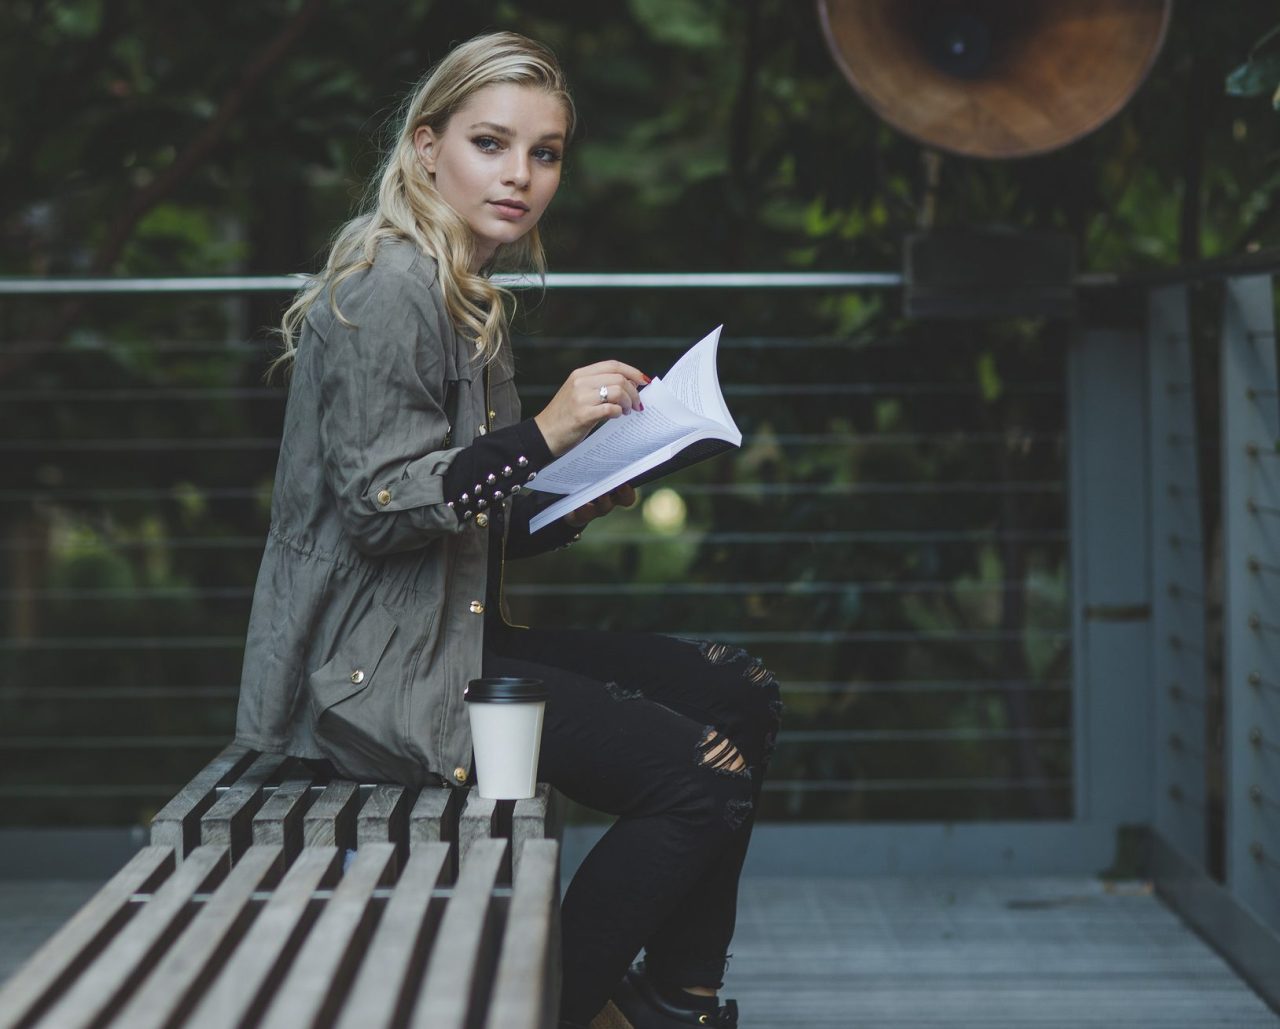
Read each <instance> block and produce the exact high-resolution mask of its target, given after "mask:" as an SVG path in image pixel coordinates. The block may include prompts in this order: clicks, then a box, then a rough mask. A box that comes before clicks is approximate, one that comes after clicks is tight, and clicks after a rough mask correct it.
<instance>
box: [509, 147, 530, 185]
mask: <svg viewBox="0 0 1280 1029" xmlns="http://www.w3.org/2000/svg"><path fill="white" fill-rule="evenodd" d="M503 181H504V182H508V183H510V184H511V185H513V186H516V187H519V188H523V187H525V186H527V185H528V184H529V157H528V155H527V154H517V153H513V154H512V155H511V159H510V160H509V161H508V162H507V167H506V175H505V176H504V177H503Z"/></svg>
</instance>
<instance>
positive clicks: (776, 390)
mask: <svg viewBox="0 0 1280 1029" xmlns="http://www.w3.org/2000/svg"><path fill="white" fill-rule="evenodd" d="M559 389H560V384H559V383H556V384H554V385H551V384H541V383H539V384H536V385H529V386H525V387H522V388H521V390H520V392H521V394H522V395H523V396H525V397H527V398H530V399H533V398H538V399H542V398H546V397H551V396H553V395H554V394H555V393H556V392H557V391H558V390H559ZM1001 389H1002V391H1003V392H1004V393H1005V394H1006V395H1025V394H1057V393H1062V392H1063V389H1062V386H1061V385H1060V384H1059V383H1056V382H1032V381H1028V382H1006V383H1004V384H1003V386H1002V387H1001ZM723 392H724V395H725V396H726V397H817V396H839V397H882V396H887V397H896V396H909V397H910V396H957V397H981V396H983V395H984V394H983V387H982V386H981V385H979V384H977V383H956V382H790V383H778V384H775V385H753V386H738V385H726V386H724V387H723Z"/></svg>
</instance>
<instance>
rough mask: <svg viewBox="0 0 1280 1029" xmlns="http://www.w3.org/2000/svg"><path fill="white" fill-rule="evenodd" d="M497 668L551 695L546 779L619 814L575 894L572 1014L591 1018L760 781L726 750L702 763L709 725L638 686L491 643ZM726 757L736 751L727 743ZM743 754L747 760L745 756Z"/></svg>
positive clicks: (566, 978) (567, 1004) (567, 999)
mask: <svg viewBox="0 0 1280 1029" xmlns="http://www.w3.org/2000/svg"><path fill="white" fill-rule="evenodd" d="M484 673H485V674H486V675H521V676H525V675H527V676H534V677H537V678H541V679H543V680H545V681H546V683H547V685H548V687H549V693H550V697H549V699H548V701H547V705H546V712H545V715H544V719H543V730H542V749H541V753H540V756H539V763H538V778H539V780H541V781H544V782H549V783H551V784H552V785H553V786H554V787H555V788H556V789H558V790H560V791H561V792H562V793H564V794H565V795H566V796H568V797H569V798H571V799H572V800H575V801H577V802H579V803H581V804H585V805H587V806H588V807H592V808H595V809H596V810H599V811H606V812H609V813H611V814H615V815H618V816H619V817H618V820H617V821H616V822H615V823H614V825H613V826H612V827H611V828H610V829H609V831H608V832H607V833H606V834H605V835H604V837H603V838H602V839H601V840H600V842H599V843H597V844H596V846H595V847H594V848H593V849H592V851H591V853H590V854H588V855H587V857H586V859H585V860H584V861H583V863H582V866H581V867H580V868H579V869H578V871H577V874H576V875H575V876H574V878H573V881H572V883H571V884H570V886H569V888H568V890H566V892H565V897H564V903H563V905H562V907H561V916H562V951H563V960H564V969H563V980H562V982H563V992H562V1002H561V1017H562V1018H564V1019H570V1020H573V1021H575V1022H579V1023H582V1024H586V1023H588V1022H590V1021H591V1019H592V1018H593V1017H594V1016H595V1015H596V1014H597V1013H598V1012H599V1011H600V1009H601V1008H602V1007H604V1005H605V1002H606V1001H607V1000H608V998H609V995H610V993H612V991H613V989H614V987H615V986H616V985H617V983H618V982H619V980H620V979H621V978H622V975H623V973H624V972H625V971H626V969H627V966H628V965H629V964H630V963H631V961H632V960H633V959H634V958H635V956H636V954H638V953H639V951H640V948H641V947H642V946H643V945H644V943H645V941H646V940H648V939H649V938H650V937H651V936H652V935H653V934H654V933H655V932H656V931H657V930H658V929H659V927H660V926H661V925H662V924H663V923H664V922H665V921H666V920H667V919H668V918H669V917H670V915H671V914H672V912H673V910H674V908H675V906H676V905H677V904H679V903H680V902H681V900H682V898H683V897H684V896H685V895H686V894H687V893H688V891H689V889H690V888H691V887H692V885H693V884H694V883H695V882H697V881H698V880H699V879H701V877H702V876H703V875H704V874H705V872H706V870H707V869H708V868H709V867H710V866H711V864H712V863H713V862H714V861H715V860H716V859H717V858H718V856H719V855H720V853H721V852H722V851H723V850H724V848H725V846H726V844H727V843H728V842H729V841H730V840H731V839H732V838H733V836H734V835H735V834H736V833H737V832H738V831H740V830H741V828H742V819H741V817H740V812H741V811H742V809H743V808H744V807H745V806H748V805H750V803H751V800H750V796H751V789H752V782H751V779H750V777H749V776H748V775H747V773H746V771H745V769H743V770H742V771H740V772H732V771H730V770H729V769H728V768H727V767H726V768H718V767H716V760H705V761H692V760H690V755H692V754H693V753H694V752H695V750H696V749H697V746H698V744H699V742H700V741H701V739H702V737H703V735H704V734H703V726H702V724H701V723H699V722H696V721H693V720H691V719H688V718H686V717H685V716H683V715H680V714H678V713H677V712H675V711H673V710H672V709H671V708H669V707H667V706H665V705H663V704H658V703H654V702H652V701H649V700H647V699H645V698H644V697H643V696H641V695H640V694H639V693H638V692H634V691H633V692H632V693H631V694H629V695H624V694H622V693H621V692H620V688H619V687H617V686H616V685H613V684H609V683H604V682H601V681H599V680H596V679H592V678H589V677H587V676H583V675H580V674H577V673H575V672H572V671H566V670H563V669H560V668H556V667H552V666H548V665H543V664H539V663H535V662H530V661H524V660H519V659H515V658H509V657H500V656H497V655H494V654H492V653H487V654H486V656H485V662H484ZM719 744H720V746H719V748H715V747H713V748H711V749H718V750H719V751H720V752H721V753H720V754H719V755H718V756H717V757H718V758H724V759H725V760H728V758H729V757H731V756H734V755H736V752H734V755H730V754H728V753H727V752H728V751H729V750H730V748H729V745H728V743H727V741H724V740H720V741H719ZM738 763H740V764H741V763H742V762H741V761H739V762H738Z"/></svg>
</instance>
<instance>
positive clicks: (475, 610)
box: [471, 600, 484, 615]
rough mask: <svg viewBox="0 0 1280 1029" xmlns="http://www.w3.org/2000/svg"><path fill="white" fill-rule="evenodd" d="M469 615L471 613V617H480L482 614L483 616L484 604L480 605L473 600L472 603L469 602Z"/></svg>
mask: <svg viewBox="0 0 1280 1029" xmlns="http://www.w3.org/2000/svg"><path fill="white" fill-rule="evenodd" d="M471 613H472V614H473V615H482V614H484V604H482V603H481V602H480V601H478V600H473V601H472V602H471Z"/></svg>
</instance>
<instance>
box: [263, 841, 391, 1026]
mask: <svg viewBox="0 0 1280 1029" xmlns="http://www.w3.org/2000/svg"><path fill="white" fill-rule="evenodd" d="M395 860H396V848H395V844H392V843H370V844H368V845H366V846H364V847H361V848H360V850H359V852H358V853H357V854H356V859H355V861H354V862H352V865H351V867H350V868H349V869H348V870H347V872H346V874H345V875H344V876H343V877H342V881H341V882H339V883H338V888H337V889H336V890H334V892H333V896H332V897H331V898H330V899H329V901H328V902H327V903H326V904H325V907H324V911H323V912H322V913H321V915H320V917H319V918H318V919H317V920H316V924H315V925H314V926H312V928H311V932H310V933H308V934H307V938H306V940H305V942H304V943H303V944H302V950H301V951H300V952H299V953H298V957H297V959H296V960H295V961H294V962H293V965H292V967H291V968H290V969H289V974H288V976H286V977H285V980H284V983H283V984H282V985H281V986H280V988H279V989H277V990H276V992H275V998H274V1000H273V1001H272V1003H271V1006H270V1007H269V1008H268V1009H267V1014H266V1017H265V1018H264V1019H263V1022H262V1029H298V1027H299V1026H310V1025H315V1024H317V1023H324V1024H327V1023H328V1022H329V1021H330V1020H331V1017H332V1015H333V1013H334V1011H335V1010H336V1008H337V1005H338V1003H340V1001H341V997H342V995H343V993H344V992H345V991H346V987H347V984H348V983H349V982H350V981H351V977H352V975H354V973H355V970H356V966H357V965H358V964H359V962H360V958H361V957H362V956H363V953H364V950H365V947H364V944H365V942H366V941H367V939H368V937H369V934H370V932H371V930H372V926H373V923H374V918H375V914H376V912H375V910H374V904H373V891H374V890H375V889H377V887H378V886H380V885H381V884H382V883H383V882H385V881H386V879H387V878H388V876H389V875H390V874H391V872H392V869H393V868H394V866H395Z"/></svg>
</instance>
